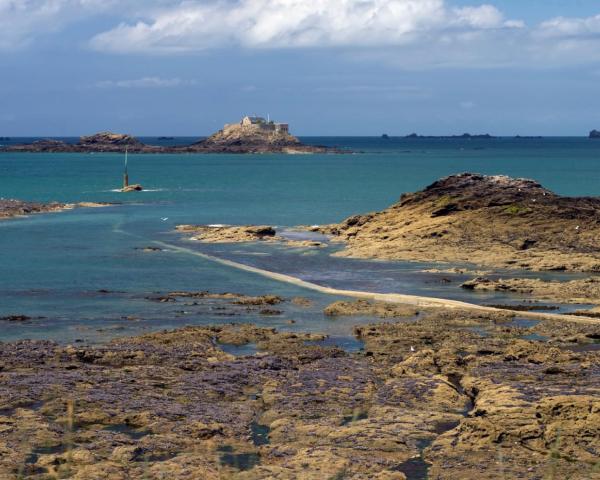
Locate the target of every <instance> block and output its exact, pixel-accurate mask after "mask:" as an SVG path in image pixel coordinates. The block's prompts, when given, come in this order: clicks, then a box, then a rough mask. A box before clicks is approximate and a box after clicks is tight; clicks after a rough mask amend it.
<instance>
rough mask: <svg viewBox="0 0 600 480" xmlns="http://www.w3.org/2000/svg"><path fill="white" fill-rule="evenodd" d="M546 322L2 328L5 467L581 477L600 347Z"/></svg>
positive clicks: (435, 313) (176, 474)
mask: <svg viewBox="0 0 600 480" xmlns="http://www.w3.org/2000/svg"><path fill="white" fill-rule="evenodd" d="M188 293H189V292H188ZM183 294H185V292H173V295H176V296H177V298H181V299H185V298H186V296H185V295H183ZM190 295H191V293H190ZM267 297H269V298H271V297H272V296H265V297H255V298H267ZM272 298H276V297H272ZM362 308H364V309H367V308H372V309H375V310H376V308H377V306H376V305H375V306H371V307H369V306H366V305H365V306H363V307H362ZM542 324H545V323H544V322H541V323H539V324H538V325H530V324H529V325H524V324H522V323H520V322H519V319H518V318H515V317H514V316H513V315H510V314H508V313H502V312H500V313H474V312H461V311H456V310H454V311H446V310H432V311H428V312H425V313H423V314H422V316H420V319H419V321H418V322H415V321H414V320H413V319H410V318H406V319H403V318H398V319H395V320H392V319H388V322H387V323H383V324H372V325H365V326H361V327H357V328H356V335H357V337H359V338H360V339H361V340H362V341H363V342H364V351H363V352H361V353H357V354H348V353H347V352H345V351H344V350H342V349H340V348H337V347H335V346H325V345H324V344H323V343H322V342H323V340H324V339H325V336H324V335H321V334H318V333H293V332H277V331H275V330H274V329H269V328H258V327H254V326H252V325H230V326H219V327H187V328H183V329H179V330H175V331H168V332H160V333H153V334H148V335H143V336H139V337H134V338H123V339H118V340H115V341H113V342H111V343H109V344H106V345H101V346H96V347H90V346H85V345H78V346H61V345H58V344H55V343H52V342H47V341H22V342H13V343H6V344H0V472H1V473H0V478H2V479H16V478H31V479H41V478H47V477H48V476H54V477H59V478H74V479H78V480H83V479H85V480H88V479H105V478H111V479H136V478H139V479H142V478H169V479H190V480H192V479H197V478H203V479H209V480H210V479H222V478H232V479H246V480H250V479H266V478H278V479H295V478H302V479H315V480H322V479H323V478H327V479H328V478H338V479H339V478H347V479H356V480H367V479H403V478H415V477H414V472H415V469H417V471H420V472H426V471H427V470H428V471H429V477H428V478H433V479H456V478H482V479H496V478H527V479H542V478H572V479H590V478H594V475H597V473H598V468H600V466H599V465H598V458H599V455H600V440H599V439H600V418H599V412H600V404H599V403H600V400H599V394H600V391H599V390H600V387H599V386H598V385H600V383H599V382H598V378H599V377H598V375H599V374H600V367H599V364H598V360H599V359H600V357H599V355H600V354H599V352H598V351H597V350H586V351H573V350H572V349H571V348H572V346H573V345H574V344H577V345H579V344H580V342H581V341H583V337H585V336H586V335H590V336H591V337H589V338H588V340H589V339H591V338H593V337H594V336H595V335H597V334H598V330H597V328H598V326H597V325H594V324H571V323H567V322H558V321H553V322H548V323H547V329H548V330H552V331H553V332H555V334H554V335H555V337H554V338H553V339H552V342H551V344H546V343H542V342H539V341H537V342H536V341H530V340H526V339H525V338H524V337H526V336H527V335H528V334H530V333H531V332H532V331H533V329H535V328H539V327H540V326H541V325H542ZM540 331H541V330H540ZM586 338H587V337H586ZM225 345H241V346H243V345H255V350H254V353H253V354H245V355H242V356H235V355H232V354H230V353H227V352H226V351H225V350H226V349H225V348H224V346H225Z"/></svg>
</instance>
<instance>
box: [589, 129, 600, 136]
mask: <svg viewBox="0 0 600 480" xmlns="http://www.w3.org/2000/svg"><path fill="white" fill-rule="evenodd" d="M590 138H600V130H592V131H591V132H590Z"/></svg>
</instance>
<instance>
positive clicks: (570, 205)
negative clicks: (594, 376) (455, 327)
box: [319, 173, 600, 272]
mask: <svg viewBox="0 0 600 480" xmlns="http://www.w3.org/2000/svg"><path fill="white" fill-rule="evenodd" d="M319 230H321V231H322V232H323V233H327V234H329V235H332V236H333V237H334V238H335V239H337V240H338V241H341V242H344V244H345V249H344V250H343V251H342V252H339V253H338V255H342V256H351V257H360V258H381V259H391V260H421V261H443V262H466V263H474V264H478V265H483V266H488V267H504V268H522V269H529V270H557V271H586V272H600V198H589V197H578V198H573V197H561V196H559V195H556V194H555V193H553V192H551V191H550V190H548V189H546V188H544V187H543V186H542V185H540V184H539V183H537V182H535V181H533V180H526V179H515V178H510V177H506V176H485V175H478V174H473V173H465V174H460V175H452V176H450V177H446V178H443V179H441V180H438V181H436V182H434V183H433V184H431V185H429V186H428V187H427V188H425V189H424V190H422V191H419V192H416V193H408V194H404V195H402V196H401V198H400V201H399V202H398V203H396V204H395V205H392V206H391V207H389V208H388V209H386V210H383V211H381V212H377V213H370V214H366V215H356V216H353V217H350V218H348V219H346V220H345V221H344V222H342V223H340V224H336V225H330V226H326V227H322V228H320V229H319Z"/></svg>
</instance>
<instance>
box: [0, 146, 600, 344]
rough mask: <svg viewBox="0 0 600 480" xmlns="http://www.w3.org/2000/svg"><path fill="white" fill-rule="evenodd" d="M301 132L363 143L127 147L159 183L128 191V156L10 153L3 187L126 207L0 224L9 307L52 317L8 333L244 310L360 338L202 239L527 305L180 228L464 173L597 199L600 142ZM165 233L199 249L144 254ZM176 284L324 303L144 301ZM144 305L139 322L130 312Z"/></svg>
mask: <svg viewBox="0 0 600 480" xmlns="http://www.w3.org/2000/svg"><path fill="white" fill-rule="evenodd" d="M192 140H193V139H173V140H161V142H171V143H172V144H176V143H189V142H190V141H192ZM303 140H304V141H306V142H307V143H314V144H325V145H336V146H341V147H346V148H348V149H350V150H352V151H353V152H355V153H352V154H346V155H307V156H304V155H293V156H285V155H130V164H129V167H130V176H131V180H132V181H134V182H139V183H142V184H143V185H144V187H145V188H146V189H147V190H146V191H144V192H141V193H136V194H127V195H125V194H121V193H118V192H116V191H114V190H115V189H116V188H118V187H119V185H120V181H121V171H122V165H123V157H122V155H117V154H96V155H79V154H9V153H0V197H5V198H19V199H25V200H38V201H52V200H56V201H67V202H79V201H103V202H119V203H120V205H118V206H114V207H109V208H103V209H86V210H76V211H73V212H65V213H60V214H50V215H41V216H34V217H30V218H25V219H17V220H11V221H5V222H1V223H0V316H4V315H10V314H26V315H28V316H32V317H38V316H40V317H45V318H43V319H35V320H32V321H31V322H28V323H25V324H20V323H19V324H16V323H7V322H0V340H8V339H15V338H24V337H33V338H53V339H58V340H61V341H67V342H70V341H74V340H75V339H83V340H86V341H99V340H104V339H106V338H110V337H111V336H114V335H123V334H129V333H137V332H139V331H144V330H155V329H158V328H174V327H177V326H181V325H186V324H206V323H222V322H224V321H226V322H230V321H240V320H243V321H254V322H258V323H261V324H268V325H271V326H276V327H279V328H282V329H309V330H318V331H326V332H329V333H331V334H332V335H347V334H348V333H349V331H350V329H351V326H352V323H353V322H360V321H365V319H352V320H343V321H340V320H336V321H331V320H329V319H327V318H325V317H324V316H323V315H322V314H321V313H320V312H321V311H322V308H323V306H324V305H326V304H327V303H329V302H331V301H332V300H333V299H332V298H331V297H329V296H325V295H320V294H316V293H313V292H307V291H304V290H302V289H299V288H297V287H293V286H290V285H285V284H281V283H278V282H275V281H272V280H269V279H266V278H263V277H259V276H256V275H254V274H251V273H246V272H241V271H238V270H235V269H232V268H229V267H224V266H221V265H219V264H215V263H213V262H210V261H207V260H204V259H202V258H199V257H197V256H195V255H193V253H194V251H203V252H207V253H211V254H213V255H217V256H222V257H224V258H231V259H234V260H237V261H241V262H244V263H248V264H252V265H256V266H260V267H263V268H268V269H271V270H275V271H280V272H284V273H290V274H293V275H296V276H300V277H302V278H305V279H308V280H311V281H315V282H317V283H320V284H323V285H330V286H335V287H340V288H353V289H363V290H373V291H396V292H401V293H417V294H425V295H434V296H444V297H448V298H458V299H464V300H468V301H474V302H481V303H488V302H489V303H491V302H497V301H518V298H507V297H501V296H489V295H476V294H473V293H469V292H463V291H461V289H460V288H459V287H458V285H459V284H460V281H461V280H463V278H461V277H459V276H457V277H452V278H451V280H453V281H452V282H451V283H450V284H447V283H443V282H442V281H441V279H442V278H441V276H440V275H434V274H427V273H423V272H422V271H421V270H423V269H424V268H426V267H430V266H431V265H420V264H414V263H404V262H371V261H357V260H349V259H339V258H332V257H330V256H329V255H328V253H329V252H328V251H322V252H310V251H308V252H307V251H297V250H289V249H284V248H278V247H275V248H273V247H266V246H264V245H230V246H226V245H207V246H203V245H199V244H194V243H192V242H186V241H183V240H181V239H180V238H179V236H178V235H176V234H174V233H173V232H172V230H173V228H174V226H175V225H177V224H181V223H203V224H205V223H206V224H211V223H226V224H257V223H264V224H270V225H277V226H280V227H285V226H293V225H299V224H323V223H329V222H335V221H339V220H341V219H343V218H345V217H347V216H349V215H352V214H355V213H360V212H367V211H372V210H378V209H382V208H385V207H386V206H388V205H389V204H391V203H393V202H395V201H396V200H397V199H398V197H399V196H400V194H401V193H403V192H407V191H414V190H418V189H421V188H423V187H424V186H426V185H428V184H430V183H431V182H432V181H434V180H436V179H437V178H439V177H442V176H445V175H450V174H453V173H458V172H465V171H471V172H480V173H486V174H507V175H512V176H519V177H529V178H534V179H536V180H538V181H540V182H541V183H542V184H544V185H545V186H546V187H548V188H550V189H552V190H554V191H556V192H557V193H560V194H564V195H600V141H594V140H589V139H583V138H551V139H491V140H470V141H468V140H426V139H419V140H407V139H400V138H397V139H396V138H392V139H390V140H383V139H379V138H307V139H303ZM19 141H21V140H20V139H13V140H12V142H13V143H15V142H19ZM145 141H147V142H148V143H158V142H159V141H158V140H157V139H145ZM0 143H2V142H0ZM4 143H7V142H4ZM165 218H166V219H167V220H163V219H165ZM154 241H161V242H165V243H167V244H171V245H174V246H183V247H184V248H185V249H187V250H184V251H181V250H169V249H167V250H166V251H164V252H158V253H145V252H143V251H141V250H138V248H140V247H144V246H147V245H151V244H152V242H154ZM445 276H446V277H447V275H445ZM559 278H566V276H565V277H561V276H559ZM99 290H110V291H112V292H114V293H110V294H106V293H99V292H98V291H99ZM171 290H211V291H215V292H221V291H232V292H239V293H246V294H264V293H276V294H280V295H284V296H286V297H291V296H295V295H301V296H308V297H310V298H311V299H313V301H314V302H315V303H314V306H313V307H312V308H310V309H302V308H299V307H294V306H291V305H287V304H286V305H285V306H284V307H283V309H284V314H283V315H281V316H278V317H268V318H265V317H260V316H258V315H257V316H252V315H250V316H247V317H243V318H242V317H240V318H223V317H220V316H218V315H215V314H214V313H213V312H212V311H210V310H203V311H192V312H185V311H184V312H182V311H181V309H182V307H181V306H180V305H178V304H175V305H172V304H171V305H162V304H156V303H154V302H150V301H148V300H147V299H146V298H145V297H147V296H148V295H150V294H152V292H159V291H160V292H165V291H171ZM131 315H135V316H138V317H139V318H140V320H139V321H135V322H132V321H128V320H123V319H122V317H126V316H131ZM291 319H293V320H296V323H295V324H294V325H290V324H289V323H288V321H289V320H291Z"/></svg>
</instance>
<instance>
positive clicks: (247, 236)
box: [176, 225, 325, 248]
mask: <svg viewBox="0 0 600 480" xmlns="http://www.w3.org/2000/svg"><path fill="white" fill-rule="evenodd" d="M176 229H177V231H178V232H181V233H184V234H187V235H189V239H190V240H194V241H199V242H206V243H245V242H258V241H264V242H275V243H281V244H285V245H286V246H288V247H299V248H311V247H323V246H325V243H323V242H320V241H313V240H294V239H291V238H286V237H282V236H281V235H277V231H276V230H275V228H274V227H272V226H269V225H242V226H237V225H178V226H177V227H176Z"/></svg>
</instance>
